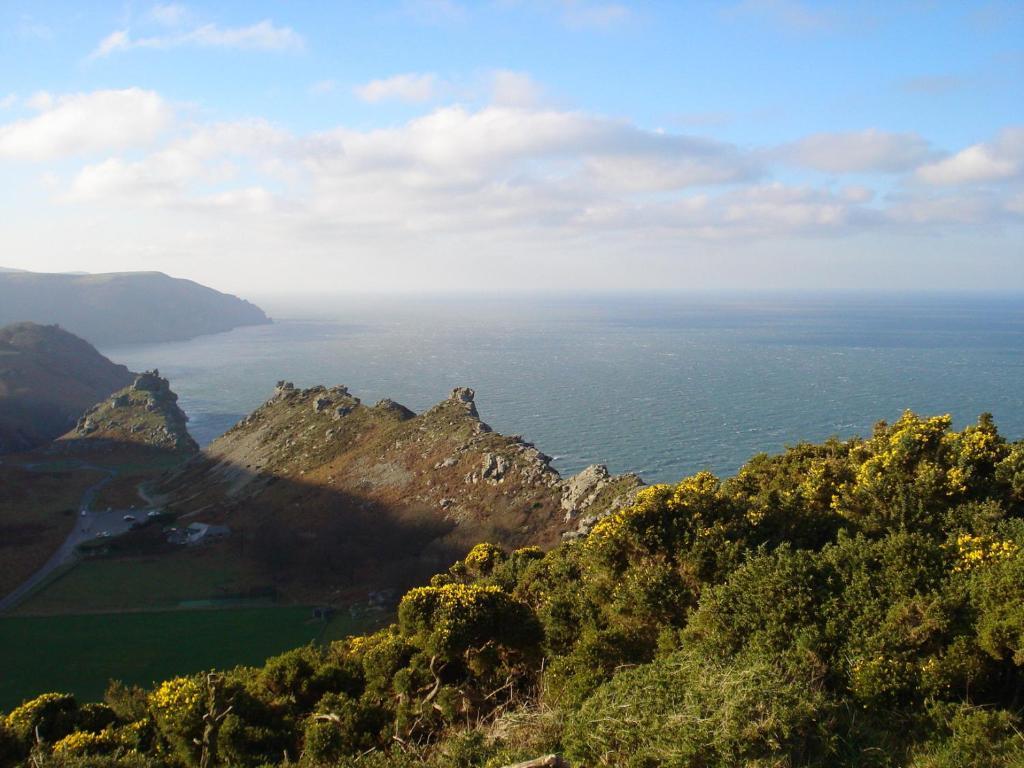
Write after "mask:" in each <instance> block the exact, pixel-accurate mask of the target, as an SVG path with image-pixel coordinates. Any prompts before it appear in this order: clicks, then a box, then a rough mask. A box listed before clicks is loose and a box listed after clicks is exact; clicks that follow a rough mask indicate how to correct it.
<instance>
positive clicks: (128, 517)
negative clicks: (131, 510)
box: [121, 515, 135, 523]
mask: <svg viewBox="0 0 1024 768" xmlns="http://www.w3.org/2000/svg"><path fill="white" fill-rule="evenodd" d="M121 519H122V520H124V521H125V522H126V523H134V522H135V515H125V516H124V517H123V518H121Z"/></svg>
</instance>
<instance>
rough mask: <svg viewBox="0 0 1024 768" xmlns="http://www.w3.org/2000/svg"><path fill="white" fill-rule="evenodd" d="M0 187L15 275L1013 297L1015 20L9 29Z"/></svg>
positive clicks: (525, 14) (547, 2)
mask: <svg viewBox="0 0 1024 768" xmlns="http://www.w3.org/2000/svg"><path fill="white" fill-rule="evenodd" d="M0 173H3V178H4V179H5V181H4V183H3V185H2V187H0V204H2V205H3V207H4V209H5V211H7V212H8V215H7V216H5V217H4V218H3V219H2V220H0V235H2V236H3V238H4V241H5V242H6V243H7V244H8V247H6V248H5V256H4V259H3V262H4V266H9V267H18V268H26V269H38V270H87V271H107V270H121V269H161V270H163V271H166V272H169V273H171V274H176V275H181V276H186V277H192V278H194V279H198V280H201V281H204V282H209V283H211V284H213V285H215V286H217V287H222V288H225V289H229V290H237V291H243V292H257V293H259V292H269V291H276V290H281V291H295V292H303V291H305V292H312V291H316V292H324V291H328V290H357V291H358V290H364V291H380V290H396V291H416V290H452V289H455V290H563V291H564V290H580V291H590V290H594V291H607V290H647V289H652V290H673V289H679V290H691V289H720V288H743V289H757V288H770V289H803V288H810V289H820V288H825V289H863V288H871V287H881V288H887V289H897V290H905V289H940V290H941V289H953V288H970V289H976V290H985V289H1002V290H1006V289H1013V290H1017V289H1024V4H1022V3H1020V2H1003V3H1000V2H996V3H952V2H949V3H942V2H924V1H923V0H922V1H920V2H907V3H893V2H889V3H811V2H799V1H798V0H738V1H736V2H719V3H716V2H694V3H682V2H672V3H668V2H666V3H627V2H604V1H599V0H593V1H589V0H576V1H572V0H489V1H486V2H473V3H471V2H459V1H458V0H400V1H399V2H393V3H384V2H380V3H364V2H359V3H355V2H353V3H342V2H338V3H300V2H289V3H266V2H246V3H218V4H215V5H214V4H200V3H187V4H186V3H180V4H179V3H173V4H171V3H147V2H132V3H101V2H93V3H89V4H83V3H73V2H67V3H46V2H17V1H15V2H5V3H4V4H3V6H2V8H0ZM297 265H301V268H300V269H296V266H297Z"/></svg>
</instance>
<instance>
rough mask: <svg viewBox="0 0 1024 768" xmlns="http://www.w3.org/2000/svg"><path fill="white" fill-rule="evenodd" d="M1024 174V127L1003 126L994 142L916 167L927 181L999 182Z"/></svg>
mask: <svg viewBox="0 0 1024 768" xmlns="http://www.w3.org/2000/svg"><path fill="white" fill-rule="evenodd" d="M1022 174H1024V127H1014V128H1006V129H1004V130H1003V131H1002V132H1001V133H1000V134H999V136H997V137H996V139H995V140H994V141H991V142H987V143H983V144H974V145H972V146H970V147H967V148H966V149H963V150H961V151H959V152H957V153H956V154H955V155H952V156H950V157H947V158H945V159H943V160H939V161H938V162H934V163H929V164H928V165H924V166H922V167H921V168H919V169H918V170H917V177H918V179H920V180H921V181H924V182H926V183H928V184H938V185H947V184H972V183H977V182H990V181H1001V180H1004V179H1011V178H1015V177H1017V176H1020V175H1022Z"/></svg>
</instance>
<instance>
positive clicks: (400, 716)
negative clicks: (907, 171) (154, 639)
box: [0, 412, 1024, 768]
mask: <svg viewBox="0 0 1024 768" xmlns="http://www.w3.org/2000/svg"><path fill="white" fill-rule="evenodd" d="M1022 667H1024V443H1020V442H1018V443H1009V442H1007V441H1006V440H1004V439H1003V438H1002V437H1001V436H1000V435H999V433H998V432H997V430H996V427H995V425H994V424H993V423H992V420H991V418H989V417H988V416H982V417H981V419H980V420H979V421H978V423H977V424H975V425H972V426H969V427H967V428H965V429H964V430H962V431H959V432H958V431H953V430H952V429H951V425H950V419H949V417H946V416H940V417H934V418H921V417H918V416H916V415H915V414H913V413H909V412H908V413H906V414H905V415H904V416H903V417H902V418H900V419H899V420H898V421H897V422H896V423H894V424H891V425H890V424H884V423H883V424H879V425H878V427H877V428H876V430H875V433H874V434H873V436H872V437H870V438H868V439H864V440H861V439H855V440H849V441H838V440H831V441H829V442H826V443H824V444H821V445H810V444H801V445H798V446H795V447H793V448H791V449H789V450H788V451H786V452H785V453H784V454H782V455H779V456H766V455H761V456H757V457H755V458H754V459H753V460H751V461H750V462H749V463H748V464H747V465H746V466H744V467H743V468H742V470H741V471H740V472H739V473H738V474H737V475H736V476H735V477H732V478H730V479H728V480H726V481H724V482H722V481H720V480H719V479H718V478H716V477H714V476H713V475H711V474H709V473H699V474H697V475H694V476H692V477H689V478H686V479H684V480H683V481H681V482H680V483H678V484H677V485H659V486H653V487H650V488H647V489H645V490H643V491H641V492H640V494H639V495H638V496H637V497H636V499H635V501H634V503H632V504H630V505H629V506H627V507H625V508H623V509H620V510H619V511H617V512H614V513H612V514H611V515H609V516H607V517H605V518H604V519H603V520H601V521H600V522H599V523H598V524H597V525H596V526H595V527H594V528H593V529H592V531H591V532H590V534H589V535H588V536H586V537H583V538H580V539H579V540H577V541H574V542H571V543H566V544H563V545H562V546H559V547H557V548H555V549H553V550H552V551H550V552H548V553H546V554H545V553H542V552H541V551H540V550H538V549H536V548H529V547H528V548H523V549H518V550H514V551H511V552H509V551H505V550H503V549H501V548H499V547H496V546H493V545H489V544H482V545H479V546H477V547H476V548H474V549H473V550H472V551H471V552H470V553H469V555H468V556H467V557H466V558H465V559H463V560H461V561H459V562H457V563H456V564H455V565H453V566H452V567H451V568H450V569H449V570H448V571H447V572H445V573H443V574H440V575H438V576H435V577H434V579H433V580H432V581H431V583H430V584H429V585H428V586H424V587H420V588H417V589H414V590H412V591H410V592H409V593H407V594H406V595H405V597H404V598H403V599H402V601H401V603H400V606H399V610H398V616H397V620H396V622H395V623H394V624H392V625H391V626H389V627H387V628H386V629H383V630H381V631H379V632H377V633H375V634H371V635H366V636H359V637H353V638H350V639H347V640H343V641H339V642H335V643H332V644H330V645H329V646H327V647H316V646H308V647H304V648H299V649H297V650H294V651H291V652H288V653H285V654H283V655H281V656H278V657H275V658H272V659H270V660H269V661H267V662H266V663H265V664H264V665H263V666H261V667H236V668H234V669H226V670H223V671H212V672H208V673H204V674H196V675H188V676H181V677H175V678H172V679H169V680H167V681H165V682H163V683H161V684H159V685H157V686H155V687H154V688H152V689H148V690H143V689H139V688H131V687H125V686H123V685H118V684H113V685H111V687H110V688H109V689H108V691H107V693H106V695H105V697H104V703H100V704H82V703H80V702H78V701H77V700H76V699H74V698H73V697H71V696H69V695H66V694H60V693H48V694H44V695H42V696H38V697H37V698H34V699H31V700H29V701H26V702H25V703H24V704H22V705H21V706H19V707H17V708H15V709H14V710H12V711H11V712H9V713H8V714H7V716H6V718H5V719H4V720H3V721H2V722H3V724H2V726H0V755H2V757H0V764H3V765H21V764H24V765H33V766H68V767H70V766H125V767H128V766H140V767H141V766H214V765H225V766H252V767H253V768H256V767H257V766H266V765H284V764H292V765H296V764H297V765H301V766H338V767H341V766H438V768H440V766H464V767H466V768H468V767H470V766H492V767H493V766H501V765H505V764H507V763H512V762H515V761H516V760H524V759H527V758H532V757H536V756H537V755H540V754H543V753H549V752H559V753H562V754H563V755H565V757H566V758H567V759H568V760H569V763H570V764H571V765H573V766H630V767H631V768H641V767H642V768H653V767H654V766H679V767H683V766H686V767H691V766H692V767H693V768H698V767H700V768H705V767H710V766H766V767H767V766H820V767H821V768H824V767H825V766H834V765H849V766H865V767H867V766H909V767H913V768H954V766H992V767H993V768H995V767H996V766H1008V765H1024V738H1022V736H1021V731H1022V729H1024V724H1022V720H1021V718H1022V707H1024V670H1022Z"/></svg>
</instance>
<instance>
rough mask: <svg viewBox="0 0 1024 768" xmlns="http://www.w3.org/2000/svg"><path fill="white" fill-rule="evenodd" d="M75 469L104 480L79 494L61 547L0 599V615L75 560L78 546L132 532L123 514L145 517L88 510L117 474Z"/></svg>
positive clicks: (32, 467) (100, 469)
mask: <svg viewBox="0 0 1024 768" xmlns="http://www.w3.org/2000/svg"><path fill="white" fill-rule="evenodd" d="M21 466H22V467H23V468H25V469H28V470H35V469H36V467H39V466H44V465H42V464H22V465H21ZM76 468H77V469H89V470H95V471H97V472H103V473H104V474H105V475H106V476H105V477H104V478H103V479H102V480H99V481H98V482H96V483H94V484H93V485H91V486H89V487H88V488H87V489H86V491H85V493H83V494H82V499H81V501H80V502H79V504H78V516H77V517H76V518H75V526H74V528H72V530H71V533H69V534H68V537H67V538H66V539H65V540H64V543H63V544H61V545H60V547H58V548H57V551H56V552H54V553H53V554H52V555H51V556H50V559H49V560H47V561H46V563H45V564H44V565H43V566H42V567H41V568H40V569H39V570H38V571H36V572H35V573H33V574H32V575H31V576H30V577H29V578H28V579H27V580H26V581H25V582H23V583H22V584H21V586H19V587H18V588H17V589H15V590H14V591H13V592H11V593H10V594H8V595H7V596H6V597H4V598H0V614H2V613H4V612H6V611H9V610H11V609H12V608H14V607H15V606H16V605H18V604H19V603H20V602H21V601H22V600H24V599H25V598H26V597H28V596H29V595H30V594H31V593H32V592H33V590H35V589H36V587H38V586H39V585H40V584H42V583H43V582H44V581H46V579H47V578H49V577H50V576H51V575H52V574H53V573H54V572H55V571H56V570H57V569H58V568H60V567H61V566H63V565H65V564H67V563H69V562H71V561H73V560H75V559H77V556H78V553H77V549H76V548H77V547H78V545H79V544H81V543H83V542H85V541H89V540H91V539H95V538H97V536H98V534H100V533H101V532H107V533H108V534H109V535H110V536H117V535H120V534H122V533H125V532H127V531H128V530H130V529H131V526H132V522H131V521H127V520H125V519H124V516H125V515H126V514H133V515H134V514H140V515H143V516H144V515H145V514H146V510H142V511H141V512H140V511H138V510H134V509H132V510H124V509H116V510H115V509H108V510H105V511H98V510H93V509H91V507H92V504H93V502H94V501H95V500H96V495H97V494H98V493H99V492H100V490H102V488H103V486H105V485H106V484H107V483H109V482H110V481H111V480H113V479H114V478H115V477H117V471H116V470H113V469H105V468H104V467H97V466H94V465H92V464H80V465H78V466H77V467H76Z"/></svg>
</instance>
